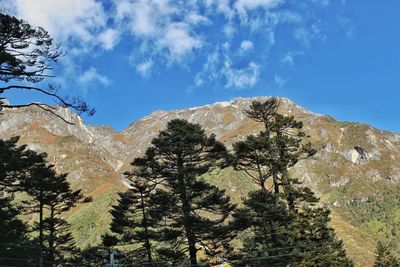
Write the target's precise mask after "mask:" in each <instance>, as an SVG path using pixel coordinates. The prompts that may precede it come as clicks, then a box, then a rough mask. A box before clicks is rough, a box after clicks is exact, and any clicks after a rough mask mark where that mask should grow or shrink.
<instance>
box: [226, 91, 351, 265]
mask: <svg viewBox="0 0 400 267" xmlns="http://www.w3.org/2000/svg"><path fill="white" fill-rule="evenodd" d="M278 108H279V101H278V99H276V98H270V99H268V100H266V101H264V102H259V101H254V102H253V103H252V104H251V105H250V108H249V109H248V110H246V111H245V115H247V116H248V117H249V118H251V119H253V120H255V121H257V122H262V123H263V124H264V130H263V131H261V132H260V133H259V134H258V135H251V136H248V137H247V138H246V139H245V140H244V141H240V142H238V143H236V144H234V145H233V147H234V161H233V162H234V167H235V168H236V169H237V170H244V171H245V172H246V173H247V174H248V176H249V177H250V178H251V179H252V180H253V181H254V182H255V183H256V184H257V185H259V186H260V192H264V193H263V194H261V193H258V197H256V196H257V194H256V193H255V192H252V193H250V194H249V197H248V199H246V200H245V202H244V205H245V208H244V209H245V210H246V209H247V210H248V213H249V214H251V216H252V217H253V218H259V217H261V218H262V217H264V219H263V220H257V219H254V220H248V222H247V224H244V225H249V226H251V229H252V235H250V239H248V240H246V241H245V243H244V249H242V250H241V253H242V255H243V254H245V255H247V256H252V255H258V256H262V255H263V256H264V257H266V258H268V259H271V257H268V255H271V254H270V252H271V247H273V248H274V249H272V253H275V256H278V257H276V258H274V259H273V260H267V261H266V262H264V263H265V264H266V263H268V264H269V265H271V266H274V264H276V266H285V265H287V264H288V263H289V262H297V264H298V266H352V262H351V261H350V260H349V259H348V258H347V257H346V253H345V250H344V248H343V243H342V241H340V240H338V239H337V238H336V236H335V233H334V231H333V229H332V228H330V227H329V226H328V223H329V221H330V217H329V215H330V211H329V210H328V209H326V208H321V207H317V204H318V201H319V199H318V198H317V197H315V195H314V193H313V192H312V191H311V189H309V188H307V187H303V186H301V183H300V182H299V181H298V180H296V179H293V178H291V177H290V176H289V171H288V170H289V168H290V167H292V166H294V165H295V164H296V163H297V162H298V161H299V160H301V159H304V158H308V157H311V156H312V155H314V154H315V152H316V151H315V150H314V149H313V148H312V147H311V144H309V143H304V142H303V139H304V137H305V133H304V132H303V130H302V127H303V124H302V123H301V122H299V121H296V120H295V119H294V117H293V116H290V117H287V116H284V115H281V114H279V113H278ZM270 178H272V185H273V187H272V188H273V192H274V196H275V199H276V200H275V201H271V196H270V195H269V194H270V193H269V192H267V188H266V184H267V181H268V179H270ZM256 192H257V191H256ZM280 198H282V201H278V199H280ZM263 206H264V207H265V208H266V209H267V210H263V209H262V208H260V207H263ZM277 211H280V212H277ZM240 212H241V210H239V211H238V212H237V213H236V214H235V216H234V217H235V221H234V225H235V224H236V225H237V224H238V222H240V220H239V219H240V217H241V215H240ZM269 212H270V213H271V214H268V213H269ZM278 215H280V216H281V217H279V216H278ZM260 228H261V229H267V230H268V232H265V234H262V233H260V231H259V229H260ZM236 229H239V228H238V227H236ZM281 229H286V233H285V234H284V235H282V236H280V234H279V233H280V232H281V231H280V230H281ZM239 230H240V229H239ZM271 235H272V236H273V237H274V238H275V240H273V239H272V238H271ZM242 257H243V256H242ZM239 263H240V264H242V265H240V264H239V265H240V266H252V265H251V263H246V262H245V261H242V262H240V261H239Z"/></svg>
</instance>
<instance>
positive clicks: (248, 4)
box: [235, 0, 282, 20]
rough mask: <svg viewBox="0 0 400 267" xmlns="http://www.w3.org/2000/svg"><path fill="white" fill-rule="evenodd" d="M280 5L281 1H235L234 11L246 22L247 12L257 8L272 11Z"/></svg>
mask: <svg viewBox="0 0 400 267" xmlns="http://www.w3.org/2000/svg"><path fill="white" fill-rule="evenodd" d="M280 3H282V1H281V0H237V1H236V3H235V9H236V10H237V12H238V13H239V15H240V17H241V18H242V19H245V20H246V19H247V17H248V12H249V11H252V10H255V9H258V8H263V9H266V10H268V9H272V8H274V7H276V6H277V5H278V4H280Z"/></svg>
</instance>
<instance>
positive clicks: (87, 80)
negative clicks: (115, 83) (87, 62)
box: [78, 67, 111, 86]
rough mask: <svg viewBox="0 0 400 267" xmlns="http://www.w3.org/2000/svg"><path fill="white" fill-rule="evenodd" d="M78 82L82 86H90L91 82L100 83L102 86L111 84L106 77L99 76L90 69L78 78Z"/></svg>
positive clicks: (94, 69) (95, 71)
mask: <svg viewBox="0 0 400 267" xmlns="http://www.w3.org/2000/svg"><path fill="white" fill-rule="evenodd" d="M78 81H79V82H80V83H82V84H84V85H90V84H91V83H93V82H100V83H101V84H102V85H104V86H108V85H110V84H111V80H110V79H108V78H107V76H104V75H101V74H99V73H98V72H97V69H96V68H93V67H90V68H89V69H88V70H86V71H85V72H84V73H82V75H81V76H79V77H78Z"/></svg>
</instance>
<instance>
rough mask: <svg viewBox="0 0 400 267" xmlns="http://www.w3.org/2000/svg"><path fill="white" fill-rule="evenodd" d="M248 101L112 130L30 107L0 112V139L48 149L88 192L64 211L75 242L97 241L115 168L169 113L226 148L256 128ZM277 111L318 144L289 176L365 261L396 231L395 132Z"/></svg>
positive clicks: (398, 171) (115, 182)
mask: <svg viewBox="0 0 400 267" xmlns="http://www.w3.org/2000/svg"><path fill="white" fill-rule="evenodd" d="M255 99H257V100H263V99H266V98H265V97H259V98H250V99H243V98H239V99H235V100H233V101H231V102H219V103H215V104H212V105H206V106H201V107H195V108H190V109H185V110H173V111H155V112H153V113H152V114H150V115H148V116H147V117H144V118H143V119H141V120H139V121H136V122H134V123H132V124H131V125H130V126H129V127H127V128H126V129H125V130H123V131H122V132H120V133H118V132H115V131H114V130H113V129H112V128H111V127H107V126H87V125H85V124H84V123H83V121H82V119H81V118H80V117H79V116H77V115H76V114H74V113H71V112H70V111H68V110H66V109H63V108H58V109H57V112H58V113H59V114H60V115H61V116H63V117H64V118H66V119H68V120H69V121H72V122H74V125H68V124H66V123H64V122H63V121H61V120H60V119H58V118H56V117H54V116H52V115H51V114H49V113H47V112H44V111H42V110H40V109H37V108H35V107H32V108H24V109H17V110H3V111H2V114H1V115H0V138H3V139H6V138H9V137H12V136H17V135H18V136H21V139H20V142H21V143H26V144H28V146H29V147H30V148H31V149H34V150H38V151H44V152H47V153H48V155H49V161H50V162H52V163H54V164H55V165H56V167H57V169H58V171H60V172H68V173H70V174H69V176H68V177H69V179H70V181H71V182H72V184H73V185H74V186H75V187H79V188H83V189H84V192H85V193H86V194H90V195H92V196H93V197H94V202H93V203H91V204H89V205H85V206H80V207H77V208H76V209H75V210H74V211H72V212H71V213H70V214H69V215H68V216H69V220H70V222H71V223H72V225H73V230H74V231H75V235H76V237H77V239H78V243H80V244H82V245H85V244H90V243H93V242H97V241H99V237H98V236H99V234H100V233H102V232H103V231H104V230H105V228H107V224H108V222H109V217H108V214H107V210H108V208H109V206H110V204H111V202H112V201H113V199H114V198H115V192H116V191H119V190H123V189H124V185H123V176H122V173H123V171H125V170H127V169H129V163H130V162H131V161H132V159H133V158H134V157H136V156H139V155H140V154H141V153H143V152H144V151H145V149H146V147H147V146H148V145H149V144H150V141H151V139H152V138H154V137H155V136H156V135H157V134H158V131H159V130H161V129H163V128H164V126H165V125H166V123H167V122H168V121H170V120H171V119H174V118H181V119H186V120H188V121H190V122H194V123H199V124H200V125H202V126H203V128H204V129H206V131H207V132H208V133H215V134H216V136H217V138H218V139H219V140H221V141H222V142H224V143H225V144H226V145H227V146H228V147H229V146H230V145H231V144H232V143H234V142H236V141H238V140H240V139H243V138H244V137H245V136H246V135H248V134H255V133H257V132H259V131H260V130H261V129H262V128H261V127H262V126H261V125H259V124H257V123H255V122H253V121H251V120H249V119H248V118H246V117H245V116H244V115H243V110H244V109H246V108H247V107H248V106H249V105H250V103H251V101H252V100H255ZM280 111H281V112H282V113H284V114H287V115H294V116H295V117H296V119H298V120H301V121H303V122H304V126H305V131H306V133H307V134H308V135H309V137H308V139H309V141H311V142H312V143H313V144H314V146H315V148H316V149H317V150H318V153H317V154H316V156H315V157H314V158H313V159H310V160H307V161H303V162H300V163H298V164H297V165H296V166H295V167H294V168H293V169H292V170H291V172H292V175H293V176H296V177H298V178H300V179H302V180H303V181H304V182H305V183H306V184H307V185H309V186H311V187H312V188H313V189H314V190H315V191H316V192H317V194H318V195H319V196H320V197H321V199H322V201H323V202H324V203H325V204H326V205H329V206H330V207H331V208H332V210H333V225H334V226H335V227H336V228H337V231H338V233H339V235H340V236H341V237H342V238H343V239H344V240H345V242H346V245H347V246H348V247H349V248H350V250H349V253H350V255H352V256H353V257H354V258H355V259H356V260H357V261H358V263H360V264H367V265H368V264H370V262H371V261H372V258H373V250H374V246H375V239H382V240H389V239H393V238H396V235H398V232H397V231H400V211H396V210H395V209H394V207H395V206H396V205H397V204H400V200H398V199H397V189H398V188H400V187H399V186H398V181H399V180H400V164H399V159H400V135H397V134H394V133H390V132H387V131H381V130H378V129H375V128H373V127H371V126H369V125H365V124H360V123H350V122H339V121H336V120H334V119H333V118H331V117H329V116H323V115H319V114H315V113H313V112H310V111H308V110H306V109H304V108H303V107H301V106H299V105H296V104H295V103H293V102H292V101H290V100H288V99H285V98H282V99H281V106H280ZM209 179H210V181H211V182H213V183H215V184H217V185H219V186H221V187H226V189H227V192H228V194H230V195H231V196H232V198H233V199H235V200H240V198H241V197H244V196H245V195H246V191H247V190H250V189H251V187H252V185H251V183H250V181H248V180H247V179H246V178H245V176H243V175H242V174H238V173H235V172H233V171H232V170H224V171H222V172H220V173H218V174H217V175H216V176H215V177H209ZM388 199H389V200H388Z"/></svg>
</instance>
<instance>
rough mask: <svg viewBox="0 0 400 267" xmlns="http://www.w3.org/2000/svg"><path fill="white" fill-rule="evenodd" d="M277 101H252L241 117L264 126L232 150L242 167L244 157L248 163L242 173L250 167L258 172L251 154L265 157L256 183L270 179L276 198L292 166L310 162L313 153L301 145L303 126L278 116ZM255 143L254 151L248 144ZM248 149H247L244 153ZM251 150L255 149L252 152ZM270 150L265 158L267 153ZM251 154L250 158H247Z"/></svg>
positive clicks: (298, 122)
mask: <svg viewBox="0 0 400 267" xmlns="http://www.w3.org/2000/svg"><path fill="white" fill-rule="evenodd" d="M278 108H279V100H278V99H277V98H275V97H272V98H269V99H267V100H266V101H264V102H260V101H253V102H252V103H251V105H250V107H249V109H248V110H245V111H244V114H245V115H246V116H247V117H249V118H250V119H252V120H254V121H256V122H261V123H263V124H264V131H262V132H261V133H260V134H259V135H257V136H252V137H248V138H247V140H246V141H245V142H244V144H245V146H244V149H243V142H239V143H237V144H236V147H235V154H236V158H238V162H239V164H236V166H238V167H239V169H240V167H241V165H242V164H243V161H244V160H246V157H249V156H250V161H249V162H248V163H247V166H244V169H249V167H250V166H253V168H254V166H256V167H257V168H259V166H260V163H259V162H257V161H255V160H254V158H251V154H252V153H255V152H258V153H261V156H263V157H264V159H263V160H264V162H262V165H261V168H262V169H264V172H261V173H258V176H259V177H258V179H259V180H260V181H264V183H265V181H266V180H267V179H268V178H269V177H272V179H273V186H274V192H275V194H277V195H279V193H280V187H281V186H282V187H283V188H285V186H286V185H287V184H288V175H289V174H288V169H289V168H290V167H292V166H294V165H295V164H296V163H297V162H298V161H299V160H301V159H305V158H309V157H311V156H313V155H314V154H315V153H316V150H315V149H313V148H312V147H311V144H310V143H303V138H304V136H305V133H304V132H303V131H302V128H303V123H302V122H300V121H296V120H295V118H294V116H284V115H282V114H280V113H279V112H278ZM252 139H254V140H253V142H254V141H255V142H256V144H255V145H256V146H257V147H255V146H254V145H253V147H251V146H250V148H251V149H248V146H249V145H251V141H252ZM246 146H247V149H246ZM254 149H256V150H255V151H254ZM268 150H269V153H268V155H265V154H266V151H268ZM249 154H250V155H249Z"/></svg>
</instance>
